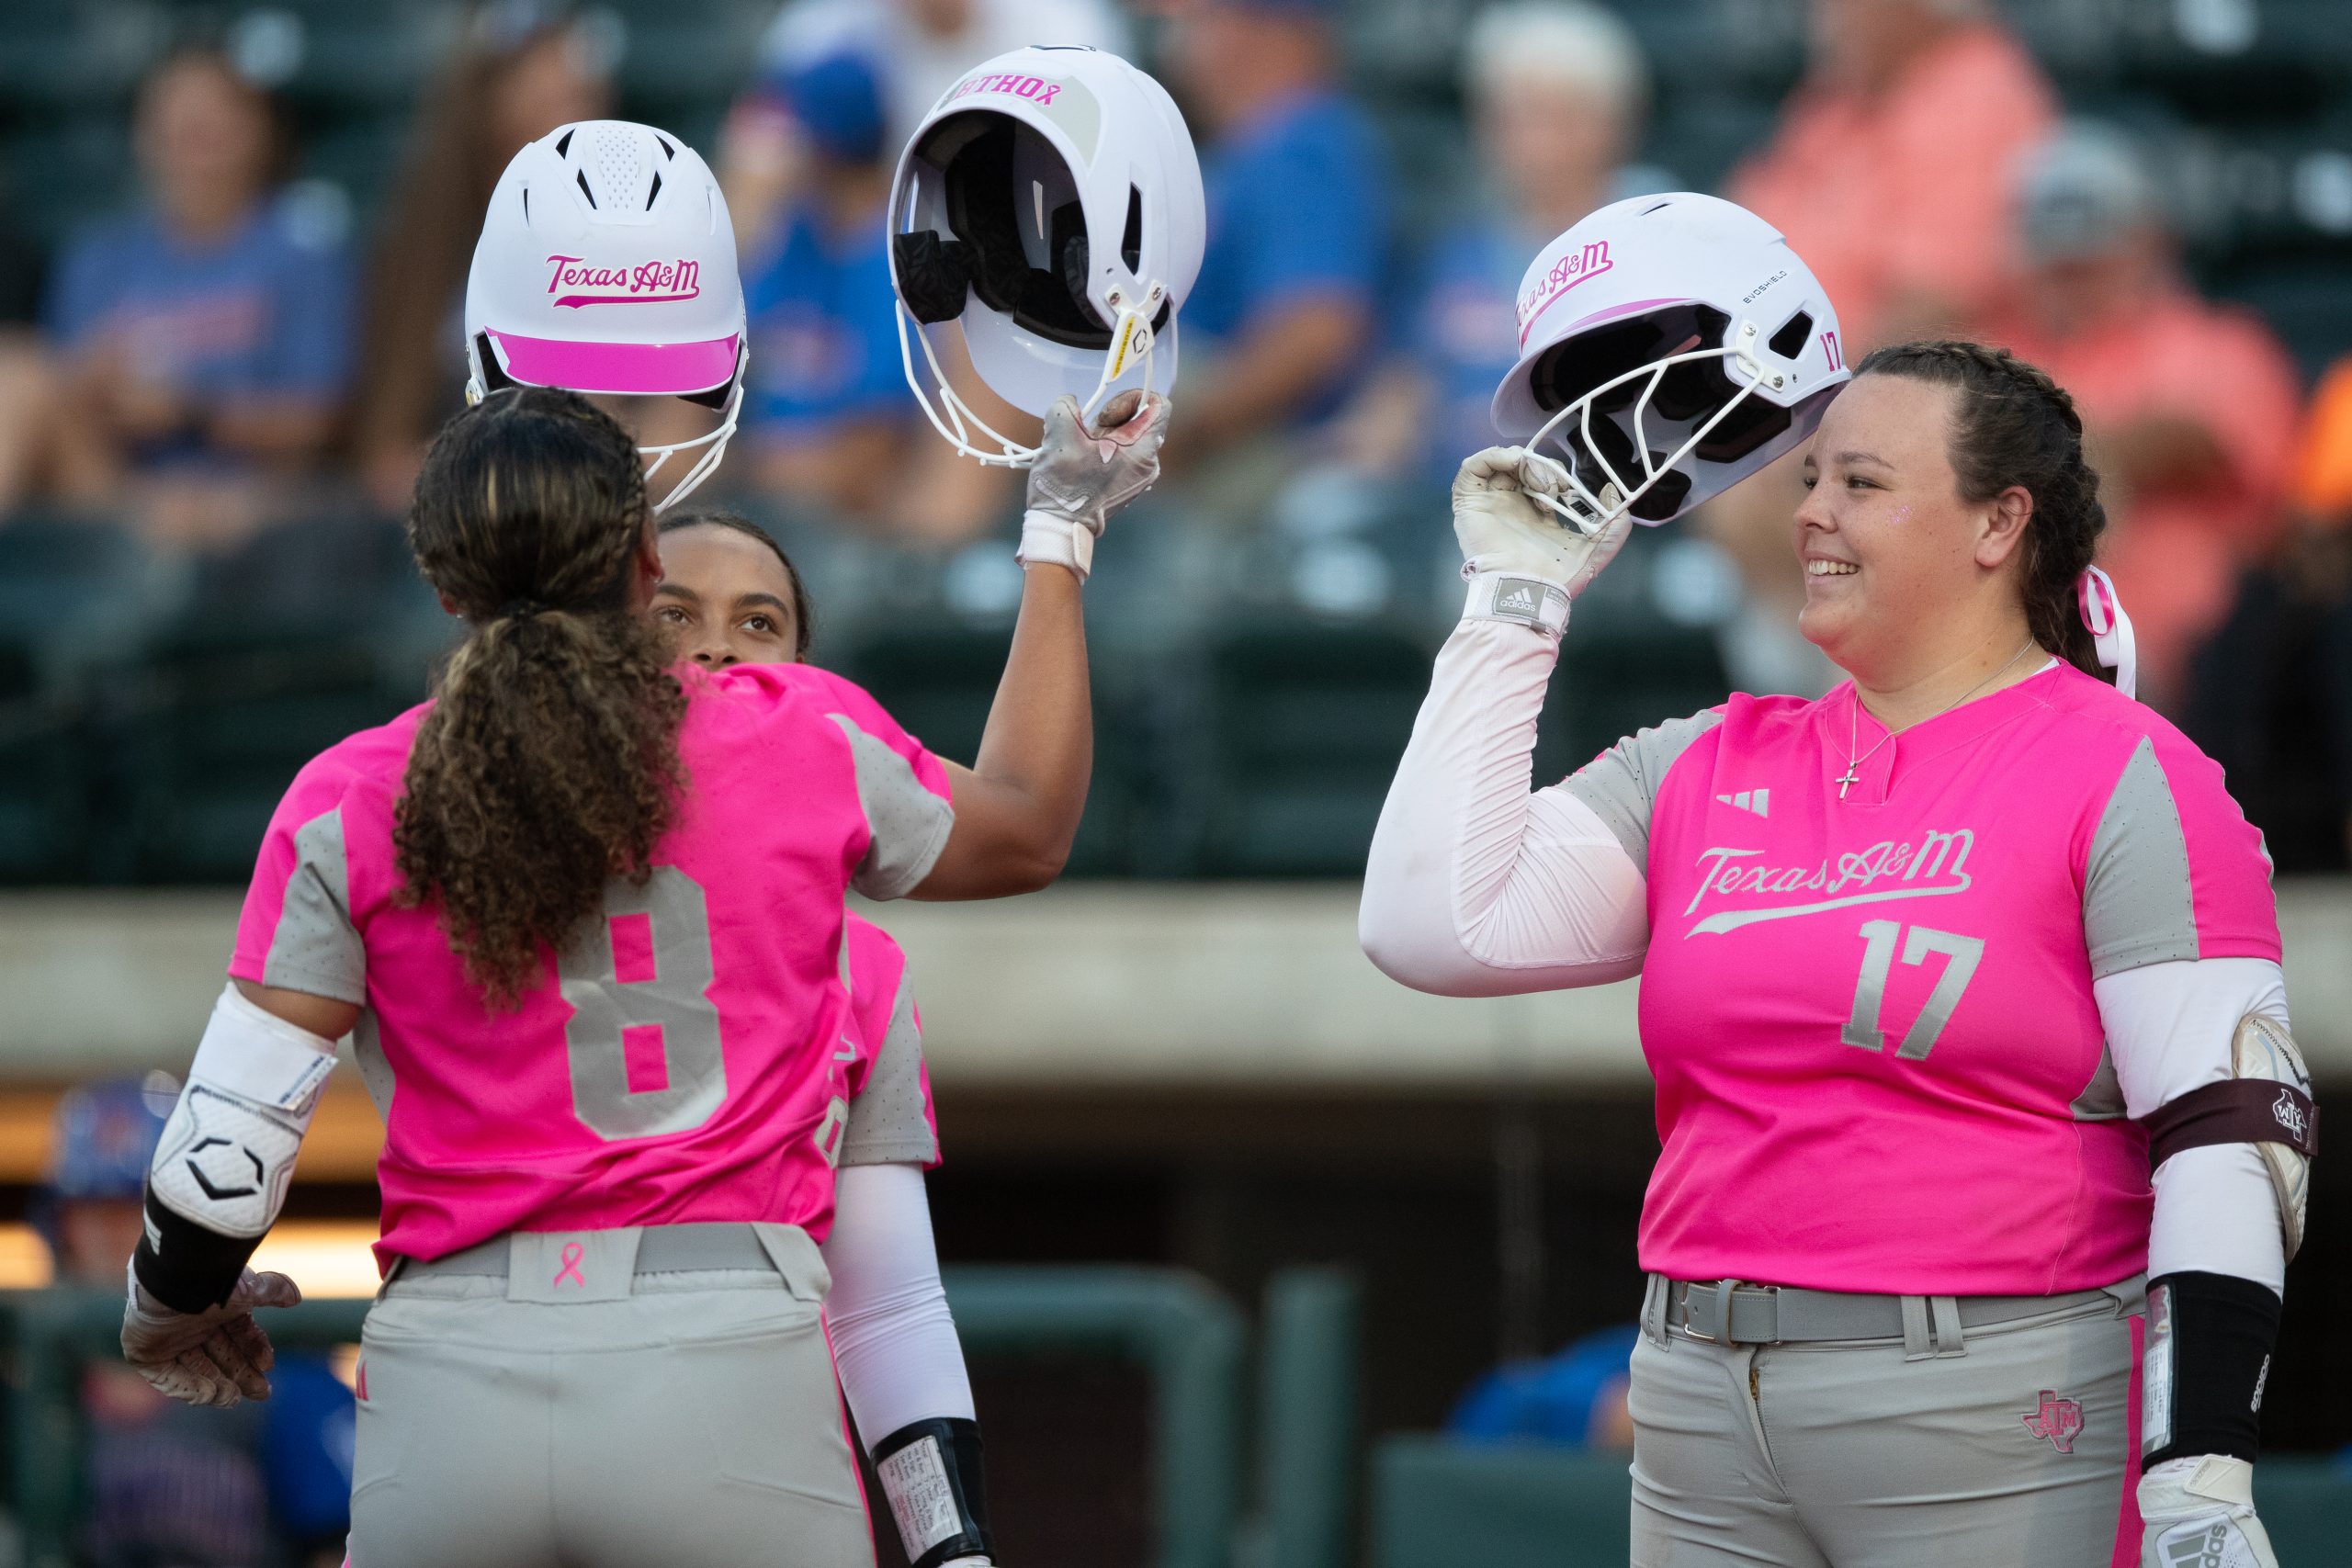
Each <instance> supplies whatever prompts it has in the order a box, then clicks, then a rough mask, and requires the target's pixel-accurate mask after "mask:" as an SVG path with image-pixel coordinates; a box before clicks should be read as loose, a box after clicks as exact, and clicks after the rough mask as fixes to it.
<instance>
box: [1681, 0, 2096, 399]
mask: <svg viewBox="0 0 2352 1568" xmlns="http://www.w3.org/2000/svg"><path fill="white" fill-rule="evenodd" d="M1810 33H1811V46H1812V57H1813V58H1812V69H1811V72H1810V73H1809V74H1808V75H1807V77H1806V79H1805V81H1804V83H1803V85H1800V86H1799V87H1798V89H1797V92H1796V94H1795V96H1793V97H1792V98H1791V99H1790V101H1789V105H1788V107H1787V109H1786V110H1785V112H1784V113H1783V114H1782V116H1781V127H1780V130H1779V132H1778V133H1777V134H1776V135H1775V136H1774V137H1773V139H1772V141H1771V144H1770V146H1768V147H1767V148H1766V149H1765V150H1764V151H1763V152H1760V153H1758V154H1757V155H1756V156H1755V157H1753V158H1751V159H1749V160H1748V161H1747V163H1745V164H1741V165H1740V166H1739V167H1738V168H1737V169H1735V170H1734V171H1733V172H1732V176H1731V180H1730V182H1729V189H1728V190H1727V191H1726V192H1725V194H1726V195H1728V196H1729V197H1731V198H1732V199H1733V200H1735V201H1737V202H1739V203H1741V204H1742V205H1744V206H1747V207H1748V208H1750V209H1754V210H1755V211H1756V212H1758V214H1760V215H1761V216H1762V217H1763V218H1764V219H1765V220H1767V221H1769V222H1771V223H1773V224H1775V225H1777V226H1778V227H1779V228H1780V229H1781V231H1782V232H1783V233H1785V234H1786V235H1787V236H1788V239H1789V243H1790V244H1791V245H1792V247H1794V248H1795V250H1796V253H1797V254H1799V255H1801V256H1803V257H1804V259H1805V262H1806V265H1809V266H1811V267H1812V268H1813V271H1814V275H1815V276H1817V277H1819V278H1820V279H1821V283H1822V287H1823V288H1826V289H1827V290H1828V292H1829V298H1830V299H1832V300H1833V301H1834V302H1835V303H1836V304H1837V307H1838V325H1839V327H1840V328H1841V330H1842V331H1843V332H1844V333H1845V334H1846V345H1847V349H1846V357H1847V359H1848V360H1849V362H1850V361H1856V360H1859V359H1860V358H1861V356H1862V355H1863V354H1864V353H1865V352H1866V351H1867V350H1869V349H1870V348H1871V347H1873V346H1875V345H1877V344H1882V343H1890V342H1897V341H1900V340H1902V339H1905V338H1911V337H1921V336H1928V335H1932V334H1934V333H1939V332H1949V331H1951V330H1952V329H1953V328H1955V327H1959V326H1962V325H1964V324H1966V323H1967V322H1968V321H1971V320H1972V319H1973V317H1974V315H1975V314H1976V312H1977V311H1979V310H1981V309H1982V308H1983V307H1984V305H1985V302H1986V299H1987V297H1988V296H1989V295H1990V294H1991V293H1992V291H1993V290H1994V289H1996V288H1997V287H1998V286H1999V284H2000V283H2001V281H2002V279H2003V277H2004V276H2005V273H2006V267H2007V259H2008V254H2009V252H2008V243H2007V235H2008V210H2009V207H2008V202H2009V173H2010V170H2011V169H2012V168H2013V167H2014V166H2015V163H2016V159H2017V156H2018V153H2019V152H2022V151H2023V150H2024V149H2026V148H2027V147H2030V146H2031V145H2032V144H2033V143H2034V142H2035V141H2039V140H2041V137H2042V135H2043V134H2044V133H2045V132H2046V131H2047V130H2048V129H2049V126H2050V122H2051V119H2052V112H2053V109H2052V105H2053V102H2054V100H2053V96H2052V92H2051V89H2050V85H2049V84H2048V82H2047V81H2046V80H2044V78H2043V77H2042V74H2041V70H2040V68H2039V67H2037V66H2036V65H2035V64H2034V62H2033V60H2032V58H2031V57H2030V55H2028V54H2027V53H2026V51H2025V49H2024V47H2023V46H2022V45H2020V44H2019V43H2018V41H2017V39H2014V38H2012V37H2011V36H2010V35H2009V33H2008V32H2007V30H2006V29H2004V28H2002V27H2000V26H1999V25H1998V24H1997V22H1996V20H1995V19H1994V11H1993V6H1991V4H1990V3H1989V0H1812V6H1811V28H1810Z"/></svg>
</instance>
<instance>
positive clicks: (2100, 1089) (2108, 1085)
mask: <svg viewBox="0 0 2352 1568" xmlns="http://www.w3.org/2000/svg"><path fill="white" fill-rule="evenodd" d="M2066 1109H2067V1110H2069V1111H2072V1112H2074V1116H2075V1121H2077V1122H2113V1121H2116V1120H2118V1119H2119V1118H2120V1117H2121V1116H2123V1114H2124V1113H2125V1112H2124V1104H2123V1082H2122V1080H2121V1079H2120V1078H2119V1077H2116V1074H2115V1048H2114V1047H2113V1046H2112V1045H2101V1046H2100V1047H2099V1048H2098V1066H2097V1067H2096V1068H2094V1069H2092V1072H2091V1081H2090V1082H2089V1083H2087V1084H2085V1085H2084V1086H2083V1092H2082V1093H2080V1094H2078V1095H2076V1096H2075V1101H2074V1103H2073V1104H2072V1105H2069V1106H2068V1107H2067V1108H2066Z"/></svg>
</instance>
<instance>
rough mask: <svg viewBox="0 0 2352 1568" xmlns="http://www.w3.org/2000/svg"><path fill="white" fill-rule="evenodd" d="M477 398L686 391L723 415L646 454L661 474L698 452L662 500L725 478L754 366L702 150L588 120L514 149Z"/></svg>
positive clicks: (476, 335) (476, 317)
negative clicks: (720, 471)
mask: <svg viewBox="0 0 2352 1568" xmlns="http://www.w3.org/2000/svg"><path fill="white" fill-rule="evenodd" d="M465 324H466V361H467V369H468V372H469V376H468V380H467V387H466V396H467V400H468V401H469V402H479V401H481V399H483V398H484V397H487V396H489V395H490V394H491V393H492V392H494V391H498V390H500V389H503V388H506V387H510V386H538V387H560V388H562V389H565V390H568V391H574V392H581V393H583V394H590V395H598V394H602V395H610V396H638V397H646V396H650V397H676V398H682V399H684V400H687V401H689V402H693V403H696V404H699V405H700V406H702V407H704V408H707V409H710V410H713V411H715V412H717V414H718V424H717V427H716V428H715V429H712V430H710V431H708V432H707V433H705V434H701V435H697V436H695V437H693V438H691V439H689V440H684V441H677V442H672V443H668V444H666V445H662V446H643V447H640V448H639V451H640V452H641V453H643V455H644V456H645V457H646V458H647V460H648V462H647V468H646V477H647V479H648V480H649V481H650V480H651V479H653V477H654V476H655V475H657V474H659V473H662V471H663V470H664V469H665V468H667V466H668V465H669V464H670V463H671V461H672V459H673V458H674V457H680V456H682V455H685V454H690V453H691V454H697V455H696V456H695V457H694V458H693V460H692V461H690V462H688V463H686V464H685V465H684V466H683V468H681V470H679V472H680V477H679V479H677V480H676V482H674V483H673V485H672V486H671V488H670V490H669V491H668V492H667V493H666V494H664V495H663V496H662V499H661V500H660V501H659V502H657V503H656V504H655V507H654V510H655V511H656V512H660V511H663V510H666V509H667V508H669V507H672V506H674V505H676V504H677V503H678V502H680V501H683V500H684V499H685V497H686V495H687V494H688V493H689V492H691V491H693V489H694V488H695V486H696V485H698V484H700V483H701V482H702V481H703V480H704V479H707V478H708V477H709V475H710V474H711V473H712V471H714V470H715V469H716V468H718V463H719V460H720V458H721V457H724V456H725V453H726V450H727V444H728V442H729V439H730V438H731V437H732V436H733V435H734V434H735V428H736V422H737V420H738V418H739V416H740V414H741V410H742V401H743V389H744V372H745V370H746V368H747V367H748V366H749V363H750V345H749V342H748V336H747V333H746V331H745V323H744V315H743V291H742V287H741V283H740V281H739V280H738V278H737V275H736V258H735V231H734V225H733V223H732V222H731V221H730V220H729V217H728V213H727V203H726V198H725V197H722V196H721V195H720V194H719V191H718V181H717V180H716V179H714V178H713V177H712V175H711V173H710V170H709V168H708V167H707V165H705V164H704V163H703V161H702V159H701V158H700V157H699V156H698V155H697V154H696V153H695V151H694V149H692V148H691V147H688V146H686V145H685V144H684V142H682V141H678V140H677V139H676V138H675V137H673V136H670V135H669V134H667V133H666V132H663V131H661V130H655V129H654V128H652V127H651V126H645V125H637V124H634V123H631V122H629V121H626V120H583V121H581V122H579V123H577V124H574V125H567V126H561V127H559V128H558V129H556V130H554V131H551V132H549V133H548V135H547V136H544V137H542V138H540V139H539V140H538V141H534V142H532V143H530V144H529V145H527V146H526V147H525V148H524V149H523V150H522V151H521V152H517V153H516V154H515V158H514V161H513V162H512V163H510V164H508V165H507V167H506V171H505V173H504V174H503V175H502V176H501V177H500V179H499V182H498V187H497V189H496V191H494V192H493V193H492V197H491V201H490V208H489V211H488V213H487V215H486V216H485V218H484V220H483V223H482V232H481V241H480V242H479V243H477V245H476V246H475V249H474V260H473V269H472V271H471V273H470V274H469V276H468V279H467V284H466V310H465Z"/></svg>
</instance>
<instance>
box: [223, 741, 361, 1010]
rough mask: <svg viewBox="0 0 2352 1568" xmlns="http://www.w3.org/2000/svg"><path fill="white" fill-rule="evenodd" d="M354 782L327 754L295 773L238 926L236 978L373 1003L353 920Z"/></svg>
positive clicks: (272, 824)
mask: <svg viewBox="0 0 2352 1568" xmlns="http://www.w3.org/2000/svg"><path fill="white" fill-rule="evenodd" d="M350 782H351V774H350V773H349V771H348V769H347V768H346V767H345V766H344V765H343V763H342V761H341V760H340V759H339V758H338V757H337V756H336V754H335V752H334V751H329V752H326V753H324V754H323V755H322V756H320V757H317V758H315V759H313V760H312V761H311V763H310V764H309V765H308V766H306V767H305V768H303V770H302V771H301V772H300V773H298V774H296V775H295V778H294V782H293V784H291V785H289V786H288V789H287V791H286V796H285V798H284V799H283V800H281V801H279V802H278V803H277V813H276V815H274V816H272V817H271V818H270V819H269V828H268V830H267V831H266V832H265V833H264V834H263V835H262V840H261V854H260V856H259V858H258V859H257V860H256V861H255V863H254V879H253V883H252V886H249V887H248V888H247V889H246V891H245V906H244V909H243V913H242V914H240V915H239V916H238V919H237V946H236V951H235V953H233V954H232V956H231V958H230V961H229V973H230V975H231V976H234V977H235V978H237V979H240V980H250V981H252V982H253V983H254V984H256V985H262V986H271V987H277V988H279V989H283V990H288V991H307V992H309V993H310V994H311V995H313V996H321V997H332V998H334V999H335V1000H337V1001H343V1002H357V1003H365V1002H366V1001H367V999H368V985H367V978H368V967H367V948H366V945H365V944H364V943H363V942H361V940H360V936H359V931H358V929H357V927H356V925H355V923H354V922H353V919H352V914H351V862H350V854H349V852H348V849H347V848H346V845H345V829H344V796H345V791H346V789H347V788H348V786H349V784H350Z"/></svg>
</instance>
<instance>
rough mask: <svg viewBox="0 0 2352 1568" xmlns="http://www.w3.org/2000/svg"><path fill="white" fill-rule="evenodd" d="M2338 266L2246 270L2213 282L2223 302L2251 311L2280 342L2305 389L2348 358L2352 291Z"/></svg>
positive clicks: (2295, 264)
mask: <svg viewBox="0 0 2352 1568" xmlns="http://www.w3.org/2000/svg"><path fill="white" fill-rule="evenodd" d="M2344 269H2345V263H2344V262H2343V261H2341V260H2326V259H2309V260H2301V261H2289V262H2283V263H2278V264H2273V265H2265V266H2258V267H2249V268H2246V269H2245V270H2244V271H2243V272H2237V273H2233V274H2232V275H2229V276H2224V277H2222V278H2218V279H2216V280H2215V287H2216V288H2217V291H2218V292H2219V293H2220V294H2221V295H2222V298H2224V299H2234V300H2237V301H2238V302H2239V303H2241V304H2245V305H2249V306H2252V307H2253V308H2254V309H2255V310H2258V311H2260V312H2261V313H2262V316H2263V319H2264V320H2266V321H2268V322H2269V323H2270V328H2271V330H2272V331H2273V332H2275V333H2278V336H2279V338H2280V339H2281V340H2282V341H2283V342H2285V344H2286V345H2287V347H2288V349H2289V350H2290V352H2291V353H2292V354H2293V355H2294V356H2295V362H2296V364H2297V365H2299V366H2300V367H2301V369H2302V372H2303V378H2304V380H2305V381H2306V383H2309V382H2311V381H2314V380H2316V379H2317V378H2318V377H2319V374H2320V372H2321V371H2323V370H2324V369H2325V368H2326V367H2328V366H2329V365H2331V364H2333V363H2335V360H2336V359H2338V358H2340V357H2341V356H2343V355H2346V354H2352V289H2347V288H2346V287H2345V285H2344Z"/></svg>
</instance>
